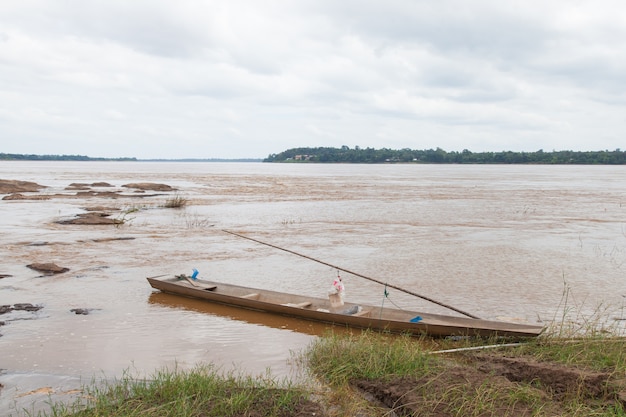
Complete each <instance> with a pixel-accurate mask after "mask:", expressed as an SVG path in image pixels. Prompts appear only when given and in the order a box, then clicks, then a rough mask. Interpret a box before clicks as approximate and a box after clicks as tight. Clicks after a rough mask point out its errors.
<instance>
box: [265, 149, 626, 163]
mask: <svg viewBox="0 0 626 417" xmlns="http://www.w3.org/2000/svg"><path fill="white" fill-rule="evenodd" d="M263 162H295V163H307V162H308V163H358V164H383V163H423V164H553V165H560V164H571V165H576V164H577V165H624V164H626V152H623V151H621V150H620V149H616V150H614V151H608V150H606V151H552V152H544V151H543V149H540V150H538V151H536V152H512V151H502V152H471V151H469V150H467V149H464V150H463V151H461V152H456V151H453V152H446V151H444V150H443V149H441V148H437V149H427V150H414V149H408V148H405V149H399V150H394V149H388V148H382V149H374V148H360V147H358V146H355V147H354V148H349V147H348V146H345V145H344V146H342V147H341V148H293V149H288V150H286V151H284V152H281V153H278V154H270V155H269V156H268V157H267V158H265V159H264V160H263Z"/></svg>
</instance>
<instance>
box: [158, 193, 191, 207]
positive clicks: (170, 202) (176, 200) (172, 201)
mask: <svg viewBox="0 0 626 417" xmlns="http://www.w3.org/2000/svg"><path fill="white" fill-rule="evenodd" d="M188 203H189V200H187V199H186V198H185V197H182V196H180V195H178V194H176V195H175V196H173V197H171V198H168V199H167V200H166V201H165V204H164V205H163V207H165V208H183V207H185V206H186V205H187V204H188Z"/></svg>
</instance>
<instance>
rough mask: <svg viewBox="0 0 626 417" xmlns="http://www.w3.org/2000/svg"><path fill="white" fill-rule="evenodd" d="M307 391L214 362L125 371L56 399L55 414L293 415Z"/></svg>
mask: <svg viewBox="0 0 626 417" xmlns="http://www.w3.org/2000/svg"><path fill="white" fill-rule="evenodd" d="M308 395H309V394H308V393H307V392H306V391H305V390H303V389H298V388H296V387H294V386H291V385H290V384H288V383H286V382H282V383H281V382H278V381H276V380H274V379H273V378H271V377H269V376H267V377H264V378H260V377H256V378H253V377H247V376H235V375H232V374H230V375H225V376H224V375H221V374H219V373H218V372H217V370H216V369H215V368H214V367H212V366H210V365H207V366H198V367H196V368H195V369H193V370H191V371H188V372H178V371H173V372H172V371H167V370H163V371H159V372H157V373H156V374H155V375H154V376H153V378H151V379H150V380H138V379H134V378H132V377H130V376H128V375H127V376H125V377H124V378H122V379H121V380H120V381H117V382H115V383H114V384H110V385H106V386H105V387H104V388H98V387H97V386H94V387H91V388H88V391H87V392H86V396H87V398H91V399H92V400H91V401H90V402H89V403H88V404H87V407H85V404H84V401H80V402H76V403H74V404H70V405H65V404H55V405H54V406H53V408H52V411H51V414H46V415H49V416H53V417H65V416H72V417H96V416H108V417H135V416H137V417H139V416H141V417H145V416H147V417H152V416H154V417H157V416H159V417H161V416H172V417H174V416H176V417H179V416H180V417H185V416H206V417H210V416H244V415H249V414H248V412H249V411H250V410H256V412H257V414H254V415H256V416H290V415H292V412H293V410H294V409H295V408H296V406H297V405H298V404H300V403H301V402H302V401H305V400H306V399H308Z"/></svg>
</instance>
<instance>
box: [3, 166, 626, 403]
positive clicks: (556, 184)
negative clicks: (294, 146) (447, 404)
mask: <svg viewBox="0 0 626 417" xmlns="http://www.w3.org/2000/svg"><path fill="white" fill-rule="evenodd" d="M0 179H11V180H25V181H33V182H36V183H38V184H41V185H44V186H46V187H47V188H45V189H43V190H42V191H40V192H39V193H35V194H36V195H47V196H50V197H51V198H50V199H48V200H3V201H0V230H1V231H2V233H1V234H0V255H1V257H2V263H1V264H0V274H5V275H10V276H9V277H7V278H4V279H0V305H14V304H16V303H32V304H35V305H40V306H43V308H42V309H41V310H39V311H37V312H24V311H20V312H13V313H10V314H5V315H3V316H0V320H3V321H5V322H6V324H5V325H4V326H1V327H0V333H1V334H2V337H0V351H1V352H2V353H1V355H0V383H1V384H3V385H4V388H3V389H2V390H0V414H3V415H6V414H10V413H16V412H17V411H16V410H19V409H21V408H24V407H31V409H36V408H37V407H40V406H41V404H42V402H45V400H47V398H48V395H49V394H50V393H52V394H53V395H54V396H55V398H57V397H58V398H61V399H63V398H64V395H65V397H68V398H69V397H70V396H71V395H70V393H73V392H74V391H72V390H73V388H75V387H77V386H80V384H81V383H89V381H90V380H92V379H93V378H103V379H112V378H117V377H120V376H122V375H128V374H132V375H136V376H139V377H143V376H145V377H149V375H150V374H152V373H153V372H154V371H155V370H157V369H162V368H165V367H167V368H170V369H172V368H175V367H177V368H179V369H187V368H191V367H193V366H195V365H196V364H198V363H202V362H211V363H214V364H215V365H216V366H218V367H219V368H220V369H224V370H225V371H230V370H233V371H236V372H244V373H247V374H252V375H261V374H265V373H266V372H267V370H268V369H270V370H271V374H272V375H274V376H276V377H277V378H283V377H284V378H294V377H296V378H297V376H295V375H296V374H297V369H296V368H297V367H296V365H295V362H297V361H295V360H294V355H296V354H297V353H298V352H300V351H301V350H302V349H304V348H306V347H307V346H308V345H309V344H310V343H311V342H312V341H313V340H314V338H315V337H317V336H318V335H320V334H322V333H323V332H324V331H326V330H327V327H326V326H321V325H315V324H312V323H308V322H302V321H298V320H293V319H286V318H282V317H274V316H268V315H264V314H259V313H250V312H242V311H239V310H237V309H231V308H226V307H217V306H211V305H206V304H204V303H199V302H196V301H193V300H187V299H183V298H180V297H175V296H169V295H163V294H159V293H156V292H153V291H152V289H151V288H150V287H149V285H148V283H147V281H146V280H145V278H146V277H148V276H157V275H162V274H170V275H171V274H180V273H186V274H191V272H192V270H193V268H196V269H197V270H198V271H199V272H200V277H201V278H206V279H210V280H215V281H225V282H231V283H236V284H243V285H247V286H251V287H258V288H269V289H278V290H280V291H285V292H292V293H299V294H308V295H311V296H318V297H325V296H326V294H327V291H328V288H329V287H330V284H331V283H332V280H333V278H334V277H335V276H336V274H337V271H336V270H335V269H333V268H331V267H329V266H326V265H323V264H320V263H316V262H314V261H311V260H309V259H305V258H302V257H298V256H295V255H293V254H290V253H287V252H284V251H280V250H277V249H275V248H271V247H269V246H265V245H262V244H259V243H255V242H251V241H249V240H245V239H241V238H238V237H236V236H233V235H230V234H227V233H225V232H224V230H228V231H233V232H236V233H240V234H244V235H246V236H249V237H251V238H254V239H258V240H261V241H263V242H267V243H271V244H272V245H276V246H279V247H283V248H287V249H289V250H292V251H295V252H298V253H301V254H305V255H307V256H310V257H312V258H315V259H318V260H322V261H325V262H327V263H330V264H333V265H338V266H340V267H342V268H345V269H347V270H350V271H354V272H357V273H359V274H361V275H364V276H367V277H371V278H374V279H376V280H379V281H383V282H388V283H390V284H393V285H395V286H398V287H401V288H406V289H408V290H410V291H412V292H416V293H418V294H422V295H424V296H427V297H430V298H432V299H435V300H438V301H440V302H441V303H444V304H447V305H451V306H454V307H456V308H458V309H460V310H462V311H466V312H471V313H472V314H474V315H477V316H479V317H482V318H489V319H501V320H514V321H521V322H528V323H543V324H548V323H550V322H552V321H553V320H555V319H556V320H558V321H560V320H566V321H568V322H576V323H580V324H581V325H582V326H585V325H586V322H593V323H598V322H601V323H603V324H606V325H607V326H618V327H619V326H622V325H623V323H624V318H625V316H626V314H625V313H624V306H625V304H626V298H625V297H626V280H625V272H626V265H625V262H626V188H625V185H626V167H623V166H616V167H609V166H521V165H512V166H503V165H500V166H493V165H489V166H480V165H467V166H464V165H463V166H459V165H321V164H262V163H189V162H188V163H182V162H158V163H157V162H6V161H5V162H0ZM97 182H107V183H109V184H110V185H111V186H112V187H106V188H104V189H103V188H99V187H91V189H93V190H96V191H111V190H117V191H120V192H121V195H120V196H119V197H118V198H110V197H79V198H77V197H76V195H75V194H76V191H72V190H66V187H68V186H69V185H70V184H72V183H86V184H93V183H97ZM136 182H153V183H163V184H167V185H170V186H172V187H175V188H176V191H173V192H167V193H155V192H150V191H147V192H146V193H144V194H141V193H137V192H135V191H134V190H132V189H128V188H125V187H122V186H123V185H125V184H128V183H136ZM176 196H179V197H182V198H184V199H186V200H187V201H188V204H187V205H186V206H185V207H184V208H180V209H172V208H164V207H163V206H164V204H165V203H166V202H167V201H168V200H169V199H172V198H173V197H176ZM95 206H105V207H108V208H115V209H119V210H120V211H118V212H116V214H113V216H115V217H117V218H119V219H121V220H123V221H124V223H123V224H122V225H119V226H110V225H109V226H102V225H99V226H93V225H91V226H89V225H61V224H58V223H57V221H58V220H61V219H67V218H72V217H73V216H75V215H77V214H79V213H83V212H84V208H88V207H95ZM35 262H53V263H56V264H57V265H59V266H63V267H67V268H69V269H70V270H69V271H68V272H66V273H64V274H60V275H55V276H41V274H39V273H37V272H36V271H33V270H31V269H29V268H27V267H26V265H28V264H32V263H35ZM342 276H343V278H344V281H345V283H346V287H347V291H346V297H347V299H349V300H350V301H357V302H362V303H369V304H379V303H381V302H382V300H383V291H384V288H382V287H381V286H380V285H379V284H376V283H375V282H372V281H369V280H367V279H363V278H361V277H356V276H351V275H350V274H346V273H342ZM389 302H393V303H394V304H396V305H397V306H398V307H401V308H407V309H409V308H410V309H414V310H425V311H431V312H438V313H451V314H455V313H454V312H450V311H447V310H446V309H445V308H444V307H441V306H439V305H436V304H432V303H429V302H427V301H424V300H422V299H419V298H416V297H412V296H409V295H407V294H405V293H403V292H401V291H397V290H391V291H390V297H389ZM74 308H87V309H92V310H91V313H90V314H89V315H76V314H74V313H72V312H71V311H70V309H74Z"/></svg>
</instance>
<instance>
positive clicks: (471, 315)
mask: <svg viewBox="0 0 626 417" xmlns="http://www.w3.org/2000/svg"><path fill="white" fill-rule="evenodd" d="M222 232H224V233H228V234H230V235H233V236H237V237H240V238H243V239H248V240H251V241H253V242H256V243H260V244H262V245H265V246H269V247H272V248H275V249H278V250H282V251H284V252H289V253H292V254H294V255H297V256H300V257H302V258H306V259H310V260H312V261H315V262H317V263H320V264H322V265H327V266H330V267H331V268H335V269H338V270H340V271H343V272H346V273H348V274H352V275H355V276H357V277H361V278H365V279H367V280H370V281H373V282H376V283H377V284H381V285H386V286H387V287H389V288H394V289H396V290H398V291H402V292H405V293H407V294H410V295H413V296H415V297H418V298H421V299H423V300H426V301H430V302H431V303H434V304H437V305H440V306H442V307H445V308H448V309H450V310H452V311H456V312H457V313H461V314H463V315H464V316H467V317H471V318H473V319H478V318H479V317H476V316H475V315H473V314H470V313H467V312H465V311H462V310H459V309H458V308H455V307H452V306H449V305H447V304H444V303H442V302H439V301H437V300H433V299H432V298H430V297H426V296H425V295H420V294H417V293H414V292H412V291H409V290H406V289H404V288H401V287H397V286H395V285H392V284H389V283H386V282H382V281H379V280H377V279H374V278H370V277H366V276H365V275H361V274H359V273H357V272H353V271H350V270H347V269H345V268H341V267H339V266H337V265H333V264H330V263H328V262H324V261H321V260H319V259H315V258H312V257H310V256H307V255H303V254H301V253H298V252H295V251H292V250H290V249H285V248H281V247H280V246H276V245H272V244H271V243H267V242H263V241H261V240H258V239H254V238H251V237H248V236H244V235H242V234H239V233H235V232H231V231H229V230H222Z"/></svg>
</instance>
